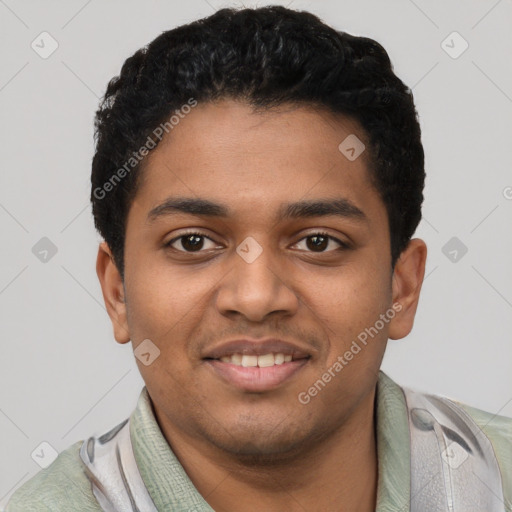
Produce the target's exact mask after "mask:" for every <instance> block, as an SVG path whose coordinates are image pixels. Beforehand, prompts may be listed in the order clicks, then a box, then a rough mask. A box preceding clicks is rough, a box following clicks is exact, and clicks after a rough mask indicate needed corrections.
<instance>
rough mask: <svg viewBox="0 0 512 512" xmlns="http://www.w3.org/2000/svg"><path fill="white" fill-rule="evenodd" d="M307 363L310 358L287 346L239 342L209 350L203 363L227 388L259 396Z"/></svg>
mask: <svg viewBox="0 0 512 512" xmlns="http://www.w3.org/2000/svg"><path fill="white" fill-rule="evenodd" d="M310 359H311V355H310V354H308V353H307V352H306V351H304V350H302V349H300V348H299V347H297V346H295V345H292V344H289V343H284V342H281V341H276V340H269V341H267V342H264V343H255V342H248V341H247V340H243V341H235V342H232V343H228V344H225V345H223V346H221V347H219V348H218V349H215V350H213V351H212V352H211V353H210V354H208V355H207V357H204V358H203V361H204V363H205V364H206V366H207V367H208V368H210V369H211V371H212V372H213V373H214V375H216V376H217V377H219V378H220V379H221V380H222V381H223V382H224V383H225V384H228V385H229V386H230V387H234V388H236V389H238V390H241V391H245V392H252V393H262V392H266V391H271V390H273V389H276V388H278V387H280V386H282V385H284V384H285V383H287V382H288V381H290V380H291V379H292V377H293V376H295V375H296V374H297V373H298V372H299V371H301V370H302V369H303V368H304V367H305V366H306V365H307V364H308V362H309V360H310Z"/></svg>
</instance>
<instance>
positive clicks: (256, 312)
mask: <svg viewBox="0 0 512 512" xmlns="http://www.w3.org/2000/svg"><path fill="white" fill-rule="evenodd" d="M259 239H260V241H262V244H260V243H259V242H258V241H257V240H256V238H255V237H252V236H249V237H247V238H245V239H244V240H243V241H242V242H241V243H240V244H239V245H238V246H237V248H236V254H234V255H233V262H232V271H231V272H229V273H228V275H227V279H226V280H225V281H224V283H223V286H222V288H221V290H220V292H219V294H218V297H217V301H218V304H217V305H218V308H219V310H220V311H221V312H224V313H226V312H229V311H237V312H239V313H241V314H243V315H244V316H246V317H247V318H250V319H251V320H258V319H261V318H263V317H264V316H265V315H267V314H269V313H271V312H273V311H286V312H292V311H293V310H295V309H296V307H297V299H296V296H295V294H294V292H293V290H292V289H291V288H290V287H289V286H288V285H287V282H286V281H287V279H286V276H285V275H280V274H281V270H280V268H281V266H280V265H279V261H278V260H279V258H278V257H277V255H275V252H274V251H273V250H272V249H271V248H270V247H269V244H268V242H264V241H263V237H259Z"/></svg>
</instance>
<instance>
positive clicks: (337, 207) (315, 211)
mask: <svg viewBox="0 0 512 512" xmlns="http://www.w3.org/2000/svg"><path fill="white" fill-rule="evenodd" d="M179 213H185V214H189V215H196V216H203V217H220V218H228V217H229V216H230V213H231V211H230V209H229V207H228V206H226V205H225V204H220V203H214V202H213V201H210V200H208V199H202V198H192V197H169V198H167V199H166V200H165V201H164V202H163V203H161V204H159V205H158V206H156V207H155V208H153V209H152V210H151V211H150V212H149V213H148V216H147V222H154V221H155V220H157V219H159V218H161V217H164V216H169V215H176V214H179ZM331 215H334V216H337V217H342V218H346V219H353V220H356V221H361V222H367V221H368V218H367V216H366V215H365V213H364V212H363V211H362V210H361V209H360V208H358V207H357V206H356V205H355V204H354V203H352V202H351V201H350V200H348V199H346V198H338V199H323V200H322V199H315V200H310V201H297V202H295V203H284V204H282V205H281V206H280V208H279V211H278V220H279V221H282V220H286V219H299V218H309V217H327V216H331Z"/></svg>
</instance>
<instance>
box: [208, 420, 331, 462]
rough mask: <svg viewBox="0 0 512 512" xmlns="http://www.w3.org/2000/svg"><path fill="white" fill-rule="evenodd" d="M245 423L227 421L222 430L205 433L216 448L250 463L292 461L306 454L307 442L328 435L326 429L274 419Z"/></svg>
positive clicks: (309, 444)
mask: <svg viewBox="0 0 512 512" xmlns="http://www.w3.org/2000/svg"><path fill="white" fill-rule="evenodd" d="M283 423H284V422H283ZM244 424H245V425H241V424H238V425H236V426H235V425H225V430H223V431H222V432H220V431H219V432H216V433H213V432H208V433H207V434H205V437H207V438H208V439H209V440H210V442H211V443H212V444H214V445H215V446H217V448H219V449H221V450H223V451H224V452H225V453H228V454H229V455H230V456H232V457H234V458H236V459H238V461H239V462H240V463H243V464H244V465H248V466H251V465H272V464H275V465H278V464H281V463H287V464H289V462H290V460H293V459H295V458H297V457H303V456H304V452H305V451H306V450H307V448H308V446H313V445H314V444H315V442H318V441H319V440H320V439H323V438H325V432H322V433H320V432H319V431H318V430H315V429H313V430H311V429H310V430H307V429H305V425H304V424H303V425H302V426H301V427H300V428H299V426H297V425H289V424H288V425H283V424H279V423H277V425H276V426H274V427H272V424H271V423H266V424H251V425H248V424H247V422H244ZM228 432H229V434H227V435H226V433H228ZM215 434H217V435H215Z"/></svg>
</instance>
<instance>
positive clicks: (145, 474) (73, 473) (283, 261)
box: [7, 7, 512, 512]
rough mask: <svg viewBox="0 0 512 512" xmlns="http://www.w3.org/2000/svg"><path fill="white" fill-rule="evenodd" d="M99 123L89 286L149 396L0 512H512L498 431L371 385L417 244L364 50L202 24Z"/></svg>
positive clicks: (398, 85)
mask: <svg viewBox="0 0 512 512" xmlns="http://www.w3.org/2000/svg"><path fill="white" fill-rule="evenodd" d="M96 121H97V124H96V128H97V146H96V154H95V156H94V160H93V169H92V192H91V200H92V205H93V213H94V219H95V224H96V227H97V229H98V230H99V232H100V233H101V235H102V236H103V238H104V242H102V243H101V245H100V247H99V251H98V258H97V273H98V277H99V280H100V282H101V287H102V291H103V296H104V300H105V304H106V307H107V310H108V313H109V316H110V318H111V320H112V325H113V329H114V335H115V339H116V340H117V341H118V342H119V343H128V342H130V341H131V342H132V345H133V348H134V353H135V356H136V361H137V364H138V367H139V369H140V372H141V374H142V377H143V378H144V381H145V384H146V386H145V387H144V389H143V390H142V392H141V394H140V397H139V402H138V405H137V408H136V410H135V411H134V412H133V414H132V415H131V416H130V418H129V419H127V420H126V421H125V422H123V423H121V424H120V425H118V426H117V427H115V428H113V429H112V430H111V431H109V432H107V433H105V434H104V435H102V436H98V437H95V436H92V437H90V438H89V439H86V440H84V441H79V442H77V443H75V444H74V445H73V446H71V447H70V448H68V449H67V450H65V451H64V452H62V453H61V454H60V455H59V457H58V458H57V459H56V460H55V461H54V463H53V464H52V465H51V466H50V467H48V468H47V469H46V470H43V471H41V472H40V473H39V474H38V475H36V476H35V477H34V478H33V479H32V480H30V481H29V482H28V483H26V484H25V485H23V486H22V487H21V488H20V489H19V490H18V491H17V492H16V493H15V494H14V495H13V498H12V499H11V501H10V503H9V505H8V507H7V511H8V512H17V511H32V510H33V511H52V512H55V511H64V510H66V511H67V510H76V511H91V512H92V511H95V512H96V511H100V510H104V511H127V510H130V511H132V510H133V511H136V510H137V511H141V512H143V511H156V510H158V511H211V510H216V511H237V512H238V511H265V512H273V511H276V512H277V511H279V512H281V511H308V512H309V511H322V512H325V511H333V512H334V511H341V510H344V511H351V512H352V511H354V512H359V511H360V512H370V511H374V510H377V511H379V512H384V511H407V510H413V511H421V512H425V511H427V512H428V511H436V512H437V511H448V510H450V511H451V510H455V511H457V510H461V511H462V510H463V511H464V512H471V511H479V512H483V511H486V512H489V511H505V510H511V509H512V508H511V507H512V434H511V432H512V420H510V419H507V418H504V417H499V416H494V415H492V414H490V413H487V412H484V411H480V410H477V409H474V408H471V407H469V406H466V405H463V404H458V403H456V402H453V401H450V400H448V399H445V398H441V397H436V396H430V395H425V394H421V393H418V392H414V391H412V390H410V389H408V388H402V387H400V386H399V385H398V384H396V383H395V382H393V380H391V379H390V378H389V377H388V376H387V375H385V374H384V373H382V372H381V371H380V370H379V369H380V365H381V362H382V358H383V355H384V351H385V348H386V343H387V340H388V339H389V338H391V339H400V338H403V337H405V336H407V334H408V333H409V332H410V331H411V329H412V326H413V321H414V316H415V313H416V309H417V306H418V301H419V295H420V290H421V285H422V280H423V277H424V271H425V261H426V254H427V249H426V246H425V243H424V242H423V241H422V240H420V239H411V237H412V235H413V233H414V231H415V229H416V227H417V225H418V223H419V221H420V218H421V204H422V201H423V186H424V179H425V173H424V153H423V148H422V144H421V137H420V128H419V124H418V120H417V114H416V111H415V107H414V103H413V98H412V94H411V91H410V90H409V89H408V88H407V87H406V86H405V85H404V84H403V83H402V82H401V80H400V79H399V78H397V77H396V76H395V75H394V73H393V70H392V66H391V63H390V61H389V58H388V55H387V53H386V52H385V50H384V49H383V48H382V47H381V46H380V45H379V44H378V43H376V42H375V41H373V40H371V39H368V38H364V37H355V36H351V35H349V34H347V33H342V32H336V31H335V30H334V29H332V28H330V27H328V26H327V25H325V24H323V23H322V22H321V21H320V20H319V19H318V18H316V17H315V16H313V15H312V14H309V13H307V12H296V11H293V10H289V9H285V8H283V7H265V8H260V9H243V10H230V9H223V10H221V11H218V12H217V13H215V14H214V15H212V16H210V17H208V18H206V19H203V20H199V21H197V22H195V23H192V24H190V25H186V26H182V27H179V28H176V29H174V30H171V31H168V32H165V33H163V34H162V35H160V36H159V37H158V38H157V39H155V40H154V41H153V42H152V43H151V44H149V45H148V46H147V47H145V48H143V49H141V50H139V51H138V52H136V53H135V54H134V55H133V56H132V57H130V58H129V59H128V60H127V61H126V62H125V63H124V66H123V68H122V70H121V73H120V76H119V77H116V78H115V79H113V80H112V81H111V82H110V83H109V85H108V88H107V92H106V94H105V98H104V101H103V103H102V105H101V108H100V109H99V111H98V112H97V120H96Z"/></svg>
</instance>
